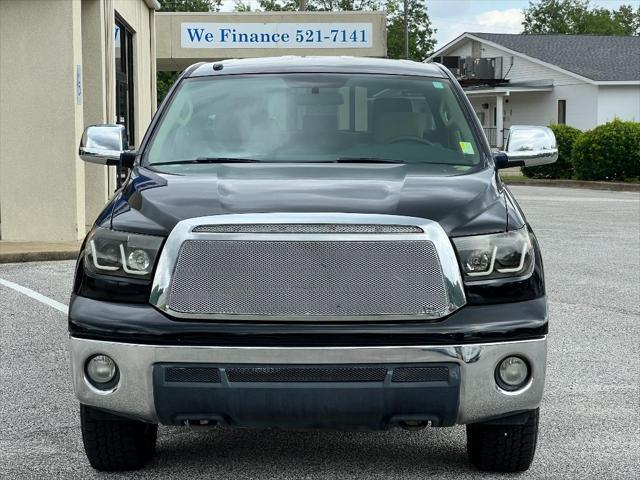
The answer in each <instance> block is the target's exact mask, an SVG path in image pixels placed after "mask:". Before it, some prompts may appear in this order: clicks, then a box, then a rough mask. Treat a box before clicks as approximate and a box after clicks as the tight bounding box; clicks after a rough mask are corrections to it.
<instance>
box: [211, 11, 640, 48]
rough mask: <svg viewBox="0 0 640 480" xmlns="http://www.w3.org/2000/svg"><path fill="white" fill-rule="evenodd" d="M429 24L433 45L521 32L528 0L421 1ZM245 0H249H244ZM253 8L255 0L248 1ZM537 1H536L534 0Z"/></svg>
mask: <svg viewBox="0 0 640 480" xmlns="http://www.w3.org/2000/svg"><path fill="white" fill-rule="evenodd" d="M424 2H425V4H426V5H427V9H428V12H429V18H430V19H431V23H432V25H433V26H434V27H435V28H436V29H437V32H436V35H435V37H436V40H437V46H436V48H439V47H442V46H444V45H446V44H447V43H448V42H450V41H451V40H453V39H454V38H456V37H457V36H458V35H460V34H461V33H463V32H492V33H520V32H521V31H522V19H523V15H522V10H523V9H524V8H526V7H527V6H528V5H529V0H424ZM245 3H248V0H245ZM251 3H252V6H253V7H254V8H256V7H257V5H258V2H257V1H256V0H252V1H251ZM533 3H538V0H533ZM591 4H592V5H594V6H598V7H604V8H614V9H615V8H617V7H619V6H620V5H624V4H627V5H629V4H631V5H639V4H640V0H626V1H624V0H591ZM233 8H234V2H233V0H225V1H224V4H223V8H222V10H225V11H230V10H233Z"/></svg>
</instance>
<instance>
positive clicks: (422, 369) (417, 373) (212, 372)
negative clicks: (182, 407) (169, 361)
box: [159, 364, 449, 383]
mask: <svg viewBox="0 0 640 480" xmlns="http://www.w3.org/2000/svg"><path fill="white" fill-rule="evenodd" d="M159 368H162V369H163V370H164V381H165V382H169V383H223V380H222V379H223V377H226V381H227V382H231V383H365V382H376V383H381V382H384V381H385V380H386V378H387V376H390V377H391V382H392V383H423V382H447V381H449V367H448V366H447V365H424V366H410V367H401V366H396V367H393V366H384V365H371V366H351V365H322V366H293V367H289V366H273V365H260V366H254V365H247V366H213V365H209V364H199V365H187V366H181V365H179V364H173V365H170V366H169V365H166V366H164V365H159Z"/></svg>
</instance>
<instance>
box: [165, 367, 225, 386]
mask: <svg viewBox="0 0 640 480" xmlns="http://www.w3.org/2000/svg"><path fill="white" fill-rule="evenodd" d="M164 380H165V381H166V382H180V383H184V382H194V383H220V371H219V370H218V369H217V368H212V367H170V368H167V369H166V370H165V372H164Z"/></svg>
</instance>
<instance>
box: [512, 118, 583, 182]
mask: <svg viewBox="0 0 640 480" xmlns="http://www.w3.org/2000/svg"><path fill="white" fill-rule="evenodd" d="M549 128H550V129H551V130H553V133H554V134H555V135H556V141H557V142H558V160H557V161H556V162H555V163H550V164H549V165H540V166H539V167H523V168H522V174H523V175H524V176H525V177H529V178H571V176H572V174H573V164H572V163H571V156H572V152H573V143H574V142H575V140H576V138H578V136H579V135H580V133H581V132H580V130H578V129H577V128H574V127H570V126H568V125H549Z"/></svg>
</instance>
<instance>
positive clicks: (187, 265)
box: [168, 240, 449, 318]
mask: <svg viewBox="0 0 640 480" xmlns="http://www.w3.org/2000/svg"><path fill="white" fill-rule="evenodd" d="M168 306H169V308H170V309H171V310H173V311H175V312H180V313H184V314H193V315H203V316H216V317H218V318H219V317H224V316H225V315H249V316H257V317H282V316H285V317H296V316H297V317H303V316H319V317H351V316H354V317H360V316H370V315H402V316H415V317H419V316H420V315H429V316H430V317H434V316H443V315H445V314H446V312H447V311H448V307H449V301H448V296H447V291H446V287H445V282H444V277H443V273H442V269H441V267H440V262H439V259H438V255H437V252H436V248H435V246H434V244H433V243H432V242H431V241H429V240H400V241H393V240H383V241H349V242H346V241H293V240H292V241H289V240H287V241H273V240H263V241H257V240H187V241H185V242H184V243H183V244H182V247H181V249H180V252H179V254H178V260H177V262H176V267H175V271H174V274H173V277H172V281H171V285H170V288H169V296H168Z"/></svg>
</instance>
